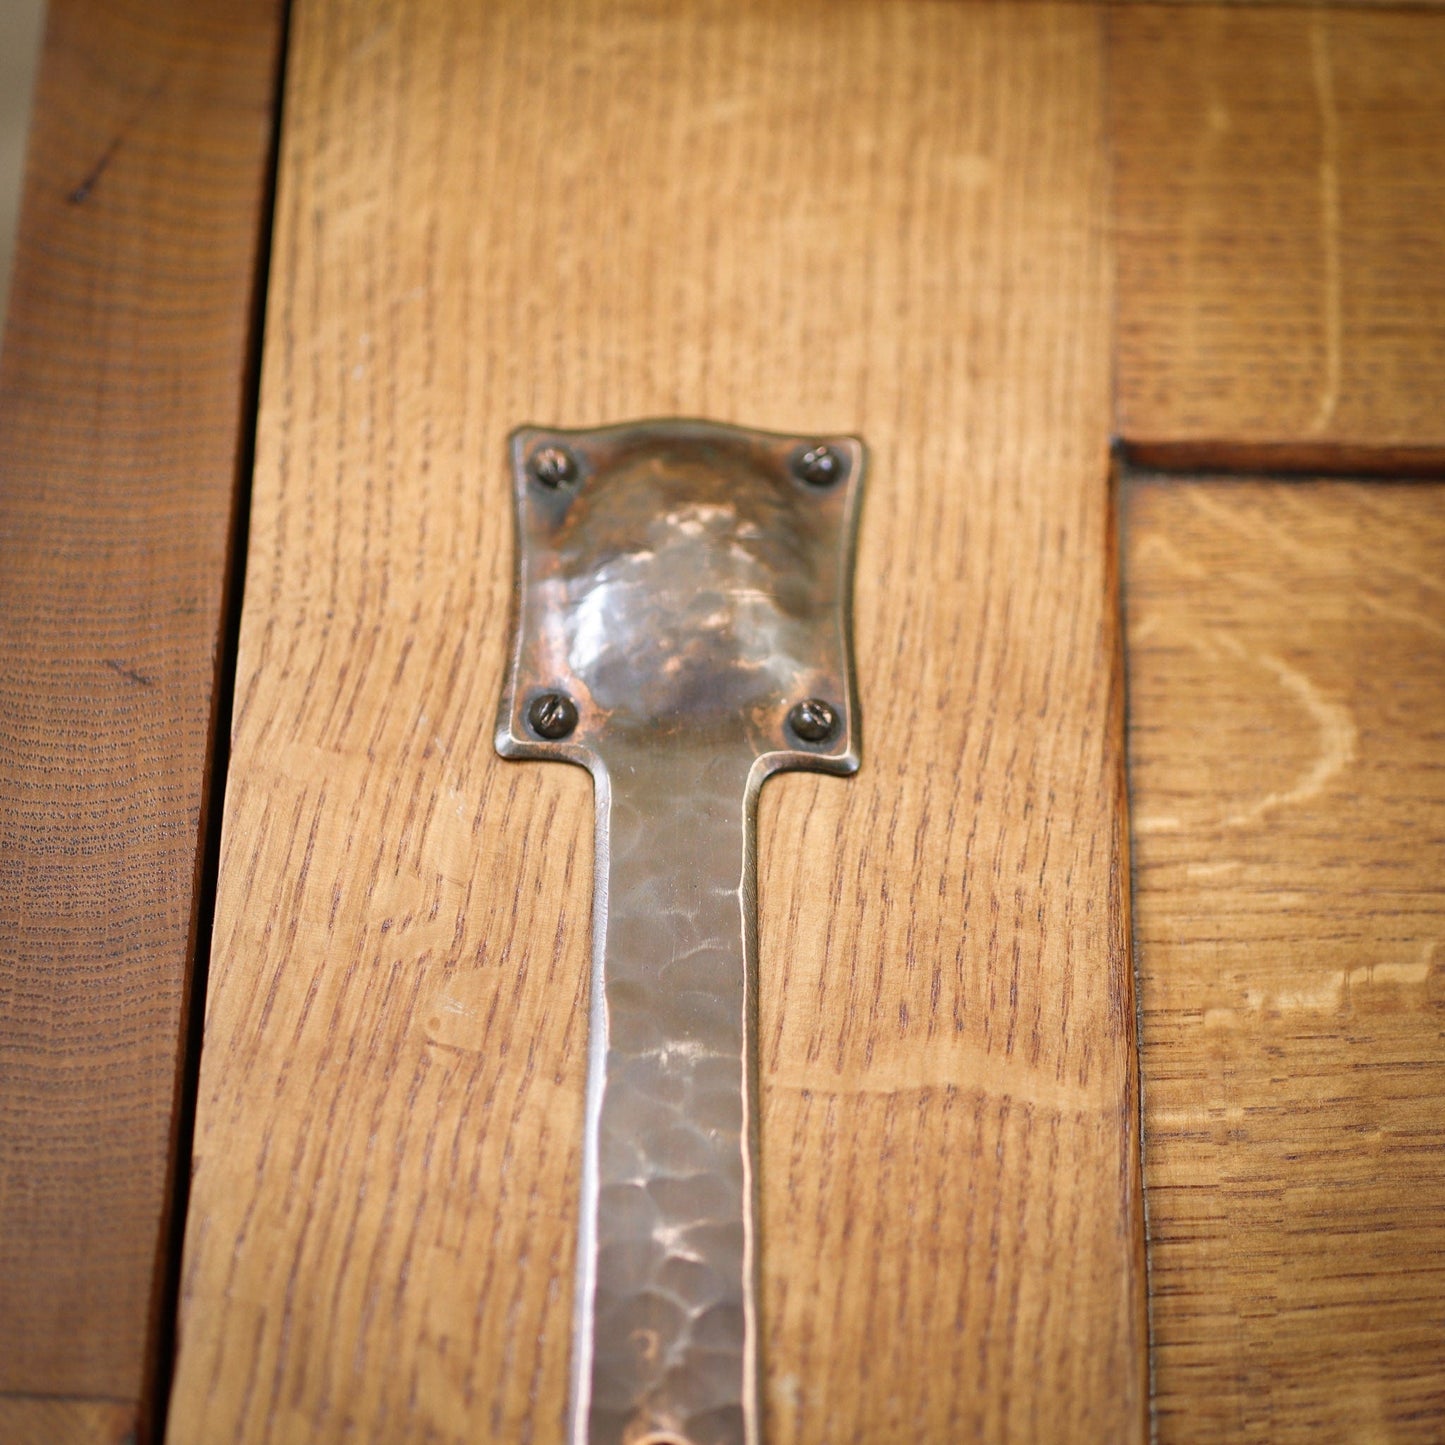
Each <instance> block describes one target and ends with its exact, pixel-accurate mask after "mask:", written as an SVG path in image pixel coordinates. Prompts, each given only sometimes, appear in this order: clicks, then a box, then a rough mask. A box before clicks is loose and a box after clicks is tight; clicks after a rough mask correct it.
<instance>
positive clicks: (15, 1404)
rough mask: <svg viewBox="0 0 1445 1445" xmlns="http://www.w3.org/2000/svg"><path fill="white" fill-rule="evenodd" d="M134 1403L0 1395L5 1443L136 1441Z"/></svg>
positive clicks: (128, 1444)
mask: <svg viewBox="0 0 1445 1445" xmlns="http://www.w3.org/2000/svg"><path fill="white" fill-rule="evenodd" d="M139 1438H140V1437H139V1434H138V1432H137V1428H136V1407H135V1405H134V1403H132V1402H129V1401H126V1402H123V1403H122V1402H119V1401H115V1400H77V1399H53V1398H45V1397H37V1396H31V1397H28V1398H27V1397H26V1396H23V1395H0V1440H3V1441H4V1442H5V1445H69V1442H74V1445H136V1442H137V1440H138V1439H139Z"/></svg>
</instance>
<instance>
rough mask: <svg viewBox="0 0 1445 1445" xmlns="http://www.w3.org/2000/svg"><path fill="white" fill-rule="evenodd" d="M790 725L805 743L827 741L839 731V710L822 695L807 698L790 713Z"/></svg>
mask: <svg viewBox="0 0 1445 1445" xmlns="http://www.w3.org/2000/svg"><path fill="white" fill-rule="evenodd" d="M788 726H789V727H790V728H791V729H792V730H793V733H794V735H795V736H796V737H799V738H801V739H802V740H803V741H804V742H805V743H825V742H827V741H828V739H829V738H831V737H832V736H833V734H834V733H835V732H837V731H838V710H837V708H835V707H834V706H833V705H832V704H831V703H826V702H824V701H823V699H822V698H820V697H810V698H805V699H804V700H803V701H802V702H800V703H798V704H796V705H795V706H794V708H793V710H792V711H791V712H790V713H789V714H788Z"/></svg>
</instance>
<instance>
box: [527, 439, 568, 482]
mask: <svg viewBox="0 0 1445 1445" xmlns="http://www.w3.org/2000/svg"><path fill="white" fill-rule="evenodd" d="M532 475H533V476H534V477H536V479H537V480H538V481H539V482H541V484H542V485H543V486H544V487H561V486H565V485H566V484H567V483H568V482H571V481H575V480H576V478H577V458H576V457H574V456H573V455H572V453H571V452H569V451H568V450H567V448H566V447H538V448H537V450H536V451H535V452H533V453H532Z"/></svg>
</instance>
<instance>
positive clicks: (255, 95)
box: [0, 0, 280, 1441]
mask: <svg viewBox="0 0 1445 1445" xmlns="http://www.w3.org/2000/svg"><path fill="white" fill-rule="evenodd" d="M279 40H280V11H279V7H278V5H277V4H274V3H263V4H250V3H240V0H236V3H227V0H204V3H192V0H187V3H180V0H176V3H162V4H157V3H155V0H144V3H141V0H124V3H108V4H96V3H90V0H54V3H53V4H52V5H51V7H50V16H49V21H48V27H47V31H46V37H45V45H44V53H43V57H42V62H41V69H40V74H39V78H38V86H37V100H36V108H35V121H34V126H33V130H32V134H31V140H30V150H29V158H28V167H27V172H26V182H25V196H24V203H23V211H22V220H21V230H20V236H19V242H18V253H17V262H16V269H15V278H14V291H13V296H12V302H11V307H10V312H9V317H8V324H7V327H6V332H5V347H4V356H3V361H0V619H3V620H0V1394H10V1393H15V1394H21V1395H26V1394H33V1395H49V1396H72V1395H73V1396H85V1397H103V1398H104V1399H106V1400H108V1401H109V1402H110V1405H109V1408H121V1407H123V1406H124V1407H126V1408H129V1410H130V1412H131V1414H132V1416H133V1417H134V1418H136V1419H139V1418H140V1417H142V1416H143V1415H144V1410H145V1405H146V1397H147V1395H148V1394H149V1392H150V1389H151V1386H150V1373H151V1370H152V1361H151V1360H150V1358H149V1356H150V1352H151V1350H152V1349H153V1348H154V1345H155V1330H156V1327H157V1323H158V1309H159V1306H160V1292H161V1287H162V1274H163V1270H164V1267H165V1260H166V1255H167V1246H168V1233H167V1231H168V1199H169V1195H170V1189H171V1184H172V1181H171V1177H170V1175H171V1168H172V1157H173V1149H174V1146H175V1138H174V1135H175V1129H176V1108H177V1086H178V1070H179V1068H180V1062H181V1057H182V1046H183V1038H182V1034H183V1027H184V1018H185V1010H186V1002H187V988H188V980H189V974H190V963H191V952H192V947H193V942H194V930H195V926H196V916H197V914H196V909H197V899H198V869H199V867H200V861H201V849H202V842H203V831H204V821H203V819H204V812H205V800H206V782H207V766H208V755H209V751H210V743H211V737H212V732H213V724H214V713H215V699H216V693H217V676H216V669H217V657H218V651H219V648H220V643H221V636H222V629H223V625H224V620H225V619H224V611H225V604H226V594H227V581H226V568H227V557H228V549H229V545H230V533H231V527H232V517H233V509H234V504H235V496H236V487H237V462H238V457H239V455H240V453H241V451H242V448H243V426H244V425H246V424H247V421H248V419H247V418H246V417H245V416H244V414H243V412H244V399H245V393H246V389H247V384H248V383H247V377H248V357H249V354H250V341H251V334H252V327H253V312H254V309H255V308H254V300H253V298H254V292H255V286H256V281H257V256H258V249H259V246H260V242H261V233H262V228H263V224H264V216H263V210H264V204H265V200H266V195H267V190H268V184H269V181H268V178H269V173H270V155H271V139H272V116H273V103H274V97H275V72H276V63H277V55H278V46H279ZM126 1402H129V1404H128V1405H127V1404H126ZM51 1404H53V1406H54V1410H55V1411H56V1412H57V1413H56V1415H55V1419H56V1420H57V1421H59V1420H61V1419H62V1418H65V1410H66V1409H67V1408H68V1407H67V1406H66V1405H65V1404H64V1403H63V1402H60V1401H52V1402H51ZM29 1408H30V1407H29V1406H28V1405H22V1404H20V1403H16V1404H13V1405H7V1406H6V1409H7V1411H9V1410H22V1409H29ZM35 1408H37V1409H39V1408H41V1406H39V1405H37V1406H36V1407H35ZM44 1408H47V1409H49V1408H51V1406H50V1405H46V1406H45V1407H44ZM90 1408H91V1406H90V1405H89V1404H86V1403H83V1402H81V1403H77V1404H76V1405H75V1416H74V1418H75V1419H76V1420H82V1419H83V1418H84V1417H85V1414H86V1411H87V1410H89V1409H90ZM95 1408H96V1409H100V1408H101V1407H100V1406H99V1405H96V1406H95ZM57 1428H58V1427H57ZM77 1429H82V1427H81V1426H77ZM51 1438H52V1439H53V1440H57V1441H58V1440H61V1439H63V1438H66V1437H64V1436H62V1435H60V1434H55V1435H52V1436H51ZM77 1438H84V1436H83V1434H82V1436H80V1437H77Z"/></svg>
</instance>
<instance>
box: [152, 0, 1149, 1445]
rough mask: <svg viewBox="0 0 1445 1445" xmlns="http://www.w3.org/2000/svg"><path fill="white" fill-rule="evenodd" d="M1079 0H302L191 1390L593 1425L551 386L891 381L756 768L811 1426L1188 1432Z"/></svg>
mask: <svg viewBox="0 0 1445 1445" xmlns="http://www.w3.org/2000/svg"><path fill="white" fill-rule="evenodd" d="M1101 51H1102V33H1101V30H1100V28H1099V17H1098V15H1097V13H1096V12H1094V11H1092V10H1090V9H1088V8H1080V7H1078V6H1072V5H1065V6H1059V7H1050V6H1021V7H1020V6H1013V5H1007V4H997V5H990V4H981V5H968V6H958V5H954V4H951V3H915V4H906V5H897V4H886V3H874V4H857V5H850V6H844V7H839V6H835V5H828V4H822V3H800V4H794V5H789V6H784V7H777V6H773V5H770V4H762V3H758V4H739V3H735V0H727V3H721V0H719V3H694V4H687V5H678V6H654V5H650V4H629V5H608V6H603V5H587V4H567V5H556V6H546V7H536V6H528V5H525V4H522V3H505V4H496V5H490V6H486V7H479V6H475V5H473V4H470V3H466V0H453V3H450V4H442V3H435V4H425V5H423V4H413V5H405V4H399V5H395V6H391V7H388V8H386V9H384V10H377V9H376V7H374V6H372V5H369V4H368V5H363V4H357V3H346V0H304V3H302V4H300V5H299V7H298V9H297V12H296V16H295V24H294V30H293V41H292V50H291V59H290V62H289V64H288V93H287V100H286V115H287V123H286V127H285V138H284V149H283V158H282V168H281V181H280V193H279V200H278V222H277V229H276V237H275V248H274V253H273V254H274V257H275V262H274V268H273V275H272V283H271V290H270V299H269V315H268V319H267V327H266V353H265V365H264V373H263V388H262V404H261V412H260V422H259V432H258V441H257V446H258V464H257V472H256V490H255V499H254V512H253V524H252V535H251V550H250V560H249V569H248V579H247V586H246V606H245V612H244V616H243V625H242V633H241V642H240V660H239V671H238V679H237V708H236V716H235V722H234V754H233V762H232V767H231V771H230V780H229V784H228V797H227V807H226V815H225V833H224V839H223V851H222V865H221V875H220V890H219V900H218V913H217V928H216V949H215V955H214V961H213V968H212V974H211V990H210V994H209V998H208V1009H207V1024H206V1046H205V1050H204V1053H203V1059H202V1078H201V1089H200V1100H199V1105H198V1130H197V1139H196V1173H195V1180H194V1189H193V1194H192V1206H191V1212H190V1217H189V1220H188V1228H187V1241H186V1254H185V1266H184V1278H183V1295H182V1314H181V1350H180V1359H179V1364H178V1373H177V1383H176V1389H175V1393H174V1397H173V1406H172V1417H171V1437H172V1439H173V1440H174V1441H176V1442H177V1445H181V1442H186V1441H190V1440H193V1439H197V1438H202V1433H203V1434H204V1438H206V1439H207V1440H215V1441H221V1440H246V1441H259V1440H273V1441H274V1440H298V1441H300V1440H305V1441H308V1442H311V1441H328V1440H339V1439H342V1438H346V1439H348V1440H351V1439H355V1440H378V1441H379V1440H385V1441H397V1440H403V1439H417V1440H420V1439H429V1440H430V1439H435V1440H462V1439H468V1440H474V1439H477V1438H490V1439H498V1440H507V1441H517V1442H524V1441H527V1442H530V1441H537V1442H548V1441H550V1442H556V1441H558V1440H559V1439H560V1438H561V1432H562V1421H563V1414H564V1409H565V1394H566V1366H567V1358H568V1351H569V1343H570V1341H569V1337H570V1325H571V1320H570V1308H571V1294H572V1265H573V1243H572V1241H573V1233H574V1229H575V1218H576V1208H577V1205H576V1200H577V1195H578V1169H577V1161H578V1151H579V1142H580V1134H581V1116H582V1085H583V1072H584V1062H585V1060H584V1042H585V1040H584V1034H585V1018H586V1016H585V1009H584V1005H585V990H586V982H585V980H586V970H587V960H588V955H589V916H588V914H589V896H590V875H591V868H592V803H591V796H590V783H589V780H588V779H587V777H586V776H585V775H584V774H583V773H581V772H580V771H576V770H572V769H568V768H565V767H559V766H557V765H550V766H549V765H545V764H518V763H504V762H502V761H500V760H499V759H498V758H496V757H495V756H494V753H493V749H492V743H491V735H492V729H493V724H494V718H495V710H496V706H497V699H498V695H499V689H500V685H501V679H502V670H503V664H504V651H505V643H506V638H507V633H508V593H509V587H510V582H511V575H512V546H511V511H510V505H511V504H510V483H509V477H508V470H507V464H506V456H505V449H504V440H505V436H506V433H507V431H508V429H509V428H510V427H512V426H514V425H516V424H517V423H519V422H522V421H534V422H543V423H546V422H551V423H556V424H567V425H578V426H581V425H593V424H600V423H604V422H609V421H614V420H618V419H622V418H627V417H632V416H639V415H647V414H683V415H686V414H699V415H707V416H713V417H718V418H721V419H725V420H732V421H737V422H742V423H746V424H749V425H755V426H762V427H778V428H804V429H806V428H818V429H823V430H830V431H840V430H841V431H854V430H856V431H859V432H861V433H862V434H863V435H864V436H865V437H866V438H867V439H868V441H869V443H870V445H871V448H872V470H871V479H870V482H869V489H870V495H869V497H868V498H867V500H866V501H865V505H864V513H865V515H864V519H863V524H862V541H861V553H860V559H859V570H858V589H857V633H858V639H857V641H858V655H859V665H860V672H861V692H862V699H863V707H864V711H865V715H866V736H865V738H864V747H865V761H864V767H863V771H862V773H861V775H860V776H858V777H857V778H855V779H851V780H840V779H829V778H820V777H815V776H797V777H789V778H785V779H780V780H777V781H774V782H771V783H769V785H768V787H767V788H766V789H765V790H764V794H763V803H762V810H761V819H760V834H759V841H760V851H761V855H762V859H763V865H762V876H761V880H760V884H761V886H760V894H761V898H760V912H761V958H762V967H761V974H762V980H761V985H762V1003H761V1038H762V1070H763V1104H762V1108H763V1120H762V1132H763V1145H762V1148H763V1165H762V1179H763V1185H762V1192H763V1231H764V1241H763V1255H764V1260H763V1275H764V1291H763V1294H764V1298H763V1305H764V1313H765V1327H764V1328H765V1356H766V1365H767V1416H768V1429H769V1431H770V1434H769V1439H770V1440H773V1441H776V1442H792V1441H797V1442H802V1441H811V1442H824V1441H826V1442H829V1445H839V1442H844V1441H867V1442H870V1445H877V1442H888V1441H899V1442H901V1441H909V1442H913V1441H917V1440H919V1439H928V1440H943V1439H962V1438H979V1439H1004V1438H1008V1439H1011V1440H1030V1439H1036V1440H1041V1441H1055V1440H1058V1439H1061V1438H1066V1437H1067V1436H1068V1435H1069V1434H1070V1433H1072V1432H1075V1431H1077V1430H1082V1431H1084V1432H1085V1434H1086V1435H1087V1436H1088V1437H1090V1438H1096V1439H1101V1440H1102V1439H1108V1440H1129V1439H1138V1438H1140V1437H1141V1436H1142V1433H1143V1415H1144V1388H1143V1352H1144V1340H1143V1328H1142V1230H1141V1224H1140V1213H1139V1195H1138V1189H1139V1180H1138V1161H1137V1144H1136V1135H1137V1130H1136V1104H1135V1098H1134V1092H1133V1079H1134V1060H1133V1053H1132V1023H1133V1014H1132V978H1131V971H1130V969H1129V967H1128V963H1127V958H1126V949H1125V918H1124V905H1125V899H1124V895H1123V888H1122V882H1121V879H1122V871H1121V870H1122V866H1123V864H1122V846H1123V845H1122V838H1121V822H1122V791H1121V790H1122V763H1121V755H1122V737H1121V728H1122V723H1121V719H1120V715H1119V709H1118V702H1119V690H1118V686H1117V682H1118V677H1117V666H1116V652H1117V637H1116V624H1115V611H1114V606H1113V602H1112V593H1111V589H1112V585H1113V579H1112V574H1111V567H1110V562H1109V557H1108V548H1107V529H1106V520H1107V512H1108V508H1107V442H1108V424H1109V394H1108V354H1107V348H1108V316H1109V296H1108V289H1107V279H1108V271H1107V265H1106V258H1105V255H1104V250H1103V237H1104V229H1105V225H1104V223H1105V220H1106V214H1107V186H1106V178H1105V170H1104V157H1103V145H1102V130H1103V98H1102V70H1101Z"/></svg>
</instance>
